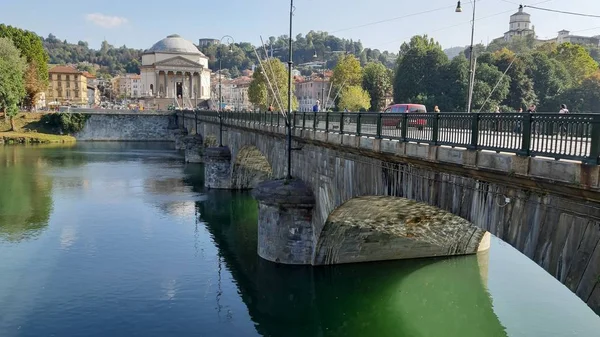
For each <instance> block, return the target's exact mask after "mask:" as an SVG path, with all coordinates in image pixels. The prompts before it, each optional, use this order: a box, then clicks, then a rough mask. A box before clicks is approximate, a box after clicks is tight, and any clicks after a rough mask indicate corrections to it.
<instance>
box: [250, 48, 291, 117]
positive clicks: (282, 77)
mask: <svg viewBox="0 0 600 337" xmlns="http://www.w3.org/2000/svg"><path fill="white" fill-rule="evenodd" d="M262 64H263V67H264V68H260V69H257V71H255V72H254V74H253V75H252V82H250V87H249V88H248V98H249V99H250V102H252V104H254V105H255V106H256V107H259V108H260V109H261V110H263V111H264V110H266V109H267V108H268V106H269V105H273V107H274V108H275V109H276V110H280V106H279V104H278V103H277V100H275V99H274V97H278V101H279V103H280V104H281V108H282V109H283V110H287V93H288V71H287V69H286V67H285V65H284V64H283V63H282V62H281V61H279V60H278V59H270V60H268V61H263V62H262ZM267 78H268V81H267ZM269 82H270V83H271V86H272V88H273V90H274V91H275V93H276V96H275V95H273V91H271V88H270V87H269ZM267 92H268V95H267ZM292 92H294V83H293V82H292ZM267 96H268V98H269V100H268V101H267ZM297 108H298V100H297V99H296V96H295V95H293V94H292V110H296V109H297Z"/></svg>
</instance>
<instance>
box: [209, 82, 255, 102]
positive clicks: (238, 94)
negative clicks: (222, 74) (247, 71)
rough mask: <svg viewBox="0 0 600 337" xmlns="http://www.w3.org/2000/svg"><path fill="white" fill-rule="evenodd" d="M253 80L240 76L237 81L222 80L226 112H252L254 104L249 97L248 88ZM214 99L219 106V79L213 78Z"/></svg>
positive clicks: (222, 100) (222, 99) (222, 96)
mask: <svg viewBox="0 0 600 337" xmlns="http://www.w3.org/2000/svg"><path fill="white" fill-rule="evenodd" d="M251 82H252V78H251V77H248V76H240V77H238V78H235V79H227V78H222V79H221V104H222V105H223V109H224V110H231V111H251V110H252V103H251V102H250V98H249V97H248V88H250V83H251ZM212 93H213V95H212V97H213V102H214V104H216V106H218V105H219V77H218V75H217V76H215V77H214V78H213V84H212Z"/></svg>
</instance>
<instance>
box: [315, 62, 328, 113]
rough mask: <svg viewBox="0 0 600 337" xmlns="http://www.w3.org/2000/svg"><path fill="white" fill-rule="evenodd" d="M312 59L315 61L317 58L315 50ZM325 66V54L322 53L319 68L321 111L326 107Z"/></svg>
mask: <svg viewBox="0 0 600 337" xmlns="http://www.w3.org/2000/svg"><path fill="white" fill-rule="evenodd" d="M313 57H314V58H315V59H316V58H317V57H318V56H317V51H316V50H315V54H314V55H313ZM326 64H327V62H326V61H325V52H323V65H322V66H321V107H323V111H325V108H326V107H327V105H326V104H325V65H326Z"/></svg>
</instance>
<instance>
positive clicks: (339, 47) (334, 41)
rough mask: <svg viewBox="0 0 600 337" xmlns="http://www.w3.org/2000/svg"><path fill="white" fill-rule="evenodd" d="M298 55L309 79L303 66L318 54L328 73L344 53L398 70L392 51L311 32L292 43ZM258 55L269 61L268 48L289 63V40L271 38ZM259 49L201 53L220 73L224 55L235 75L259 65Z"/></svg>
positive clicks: (217, 48)
mask: <svg viewBox="0 0 600 337" xmlns="http://www.w3.org/2000/svg"><path fill="white" fill-rule="evenodd" d="M292 44H293V51H294V55H293V57H294V60H293V61H294V64H295V67H296V68H297V69H299V70H300V71H302V72H303V73H305V74H306V75H309V74H310V73H311V72H312V69H311V68H308V67H305V66H303V65H304V64H306V63H309V62H313V61H316V60H315V58H314V55H315V53H316V54H317V57H318V59H317V60H318V61H324V62H325V63H326V67H327V68H328V69H333V68H334V67H335V66H336V64H337V62H338V61H339V57H338V56H339V54H340V53H348V54H351V55H354V56H355V57H356V58H357V59H358V60H359V61H360V62H361V64H362V65H365V64H366V63H368V62H375V61H379V62H381V63H382V64H384V65H385V66H386V67H388V68H391V67H393V66H394V61H395V59H396V55H394V54H393V53H390V52H388V51H383V52H381V51H379V50H378V49H370V48H363V46H362V43H361V42H359V41H353V40H347V39H342V38H338V37H335V36H333V35H330V34H328V33H327V32H315V31H310V32H308V33H307V34H306V35H302V34H298V35H296V37H295V38H294V39H293V40H292ZM257 47H258V49H257V52H258V54H259V56H260V57H261V58H265V48H266V52H267V54H268V55H269V56H271V53H272V55H273V57H275V58H277V59H279V60H281V61H282V62H284V63H285V62H287V61H288V36H287V35H282V36H279V37H274V36H272V37H270V38H269V40H268V41H265V47H264V48H263V46H257ZM254 50H255V46H253V45H252V44H250V43H247V42H241V43H235V44H233V46H229V45H226V44H222V45H219V44H214V45H208V46H201V47H200V51H201V52H203V53H204V54H205V55H206V56H208V58H209V67H210V68H211V69H218V67H219V55H221V57H220V58H221V65H222V68H223V69H229V70H230V71H232V73H231V74H232V75H235V74H237V73H238V72H237V71H235V70H234V68H237V70H244V69H249V68H251V67H252V65H256V64H257V63H258V61H257V60H256V54H255V52H254Z"/></svg>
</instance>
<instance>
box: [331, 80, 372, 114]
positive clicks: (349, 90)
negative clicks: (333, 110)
mask: <svg viewBox="0 0 600 337" xmlns="http://www.w3.org/2000/svg"><path fill="white" fill-rule="evenodd" d="M338 106H339V108H340V109H341V110H344V109H348V111H367V110H368V109H369V108H370V107H371V97H369V93H368V92H367V91H366V90H364V89H363V88H361V87H360V86H357V85H352V86H349V87H344V89H342V92H341V94H340V101H339V104H338Z"/></svg>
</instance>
